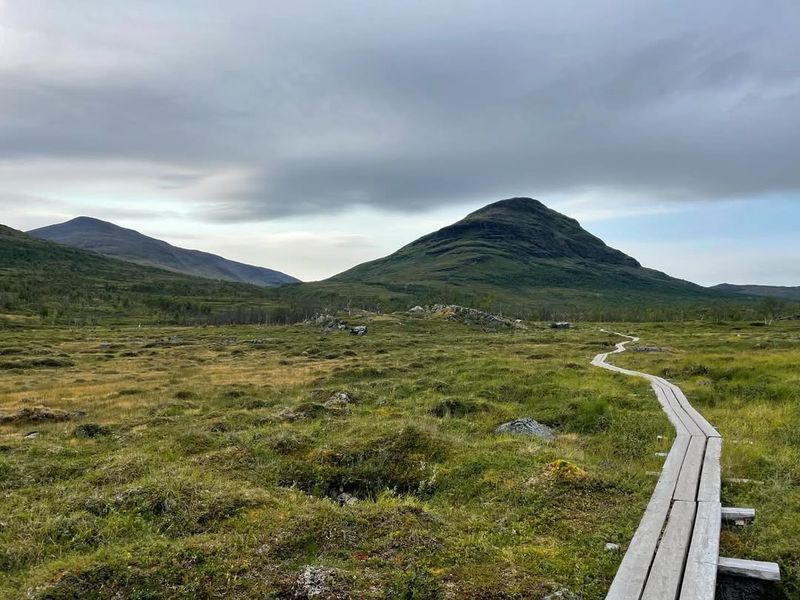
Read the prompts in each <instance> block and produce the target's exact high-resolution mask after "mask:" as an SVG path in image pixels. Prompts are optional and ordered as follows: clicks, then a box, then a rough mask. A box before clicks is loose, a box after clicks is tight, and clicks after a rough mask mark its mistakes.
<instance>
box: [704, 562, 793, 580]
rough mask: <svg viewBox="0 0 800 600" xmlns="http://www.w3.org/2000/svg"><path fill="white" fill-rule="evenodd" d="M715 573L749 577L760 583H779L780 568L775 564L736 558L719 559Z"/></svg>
mask: <svg viewBox="0 0 800 600" xmlns="http://www.w3.org/2000/svg"><path fill="white" fill-rule="evenodd" d="M717 571H718V572H719V573H720V574H722V575H735V576H736V577H749V578H750V579H761V580H762V581H780V580H781V568H780V567H779V566H778V565H777V564H776V563H771V562H760V561H757V560H740V559H738V558H723V557H720V558H719V564H718V565H717Z"/></svg>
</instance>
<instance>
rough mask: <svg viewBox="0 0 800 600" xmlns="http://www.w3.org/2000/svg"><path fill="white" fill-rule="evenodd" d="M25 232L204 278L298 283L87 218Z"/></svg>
mask: <svg viewBox="0 0 800 600" xmlns="http://www.w3.org/2000/svg"><path fill="white" fill-rule="evenodd" d="M28 233H29V234H30V235H32V236H34V237H38V238H41V239H44V240H49V241H51V242H56V243H59V244H65V245H67V246H75V247H76V248H81V249H82V250H91V251H92V252H98V253H100V254H104V255H106V256H111V257H113V258H118V259H121V260H126V261H129V262H134V263H138V264H142V265H149V266H153V267H160V268H162V269H168V270H170V271H175V272H177V273H184V274H187V275H195V276H197V277H206V278H208V279H222V280H224V281H238V282H241V283H251V284H254V285H265V286H272V285H282V284H285V283H296V282H297V281H298V280H297V279H295V278H294V277H291V276H289V275H286V274H285V273H281V272H279V271H274V270H272V269H266V268H263V267H255V266H252V265H246V264H244V263H240V262H235V261H232V260H228V259H225V258H222V257H221V256H217V255H215V254H209V253H207V252H200V251H199V250H187V249H185V248H178V247H176V246H172V245H170V244H168V243H167V242H164V241H162V240H157V239H155V238H151V237H148V236H146V235H143V234H141V233H139V232H137V231H134V230H133V229H125V228H123V227H119V226H117V225H114V224H113V223H108V222H106V221H101V220H99V219H93V218H91V217H78V218H76V219H72V220H71V221H67V222H66V223H59V224H57V225H49V226H47V227H41V228H39V229H34V230H32V231H29V232H28Z"/></svg>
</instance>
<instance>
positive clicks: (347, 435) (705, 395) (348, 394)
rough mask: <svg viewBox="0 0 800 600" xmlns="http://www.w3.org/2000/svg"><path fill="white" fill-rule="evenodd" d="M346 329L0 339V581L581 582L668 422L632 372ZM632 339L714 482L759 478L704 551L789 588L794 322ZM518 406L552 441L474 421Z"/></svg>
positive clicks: (212, 591) (19, 587)
mask: <svg viewBox="0 0 800 600" xmlns="http://www.w3.org/2000/svg"><path fill="white" fill-rule="evenodd" d="M361 322H364V323H368V324H369V328H370V332H369V334H368V335H367V336H366V337H353V336H349V335H347V334H346V332H345V333H339V332H337V333H331V334H323V333H322V332H321V331H320V330H319V329H317V328H314V327H301V326H295V327H250V326H248V327H207V328H148V327H144V328H141V329H140V328H124V327H121V328H115V329H111V328H79V329H57V328H52V329H14V330H0V348H3V349H4V355H3V356H2V357H0V358H2V360H3V361H8V362H14V363H16V366H13V367H10V368H4V369H0V398H1V400H0V413H2V415H3V418H2V419H0V495H1V496H2V498H3V508H4V511H3V515H2V516H0V522H1V524H0V597H2V598H9V599H15V598H35V599H44V598H48V599H55V598H58V599H67V598H89V599H92V598H137V599H144V598H175V599H177V598H187V599H188V598H212V597H214V598H219V597H225V598H234V599H235V598H254V597H257V598H292V597H294V594H295V592H296V591H297V587H296V582H297V579H298V577H299V576H300V574H301V573H303V571H304V569H305V568H306V567H308V566H313V567H320V568H324V569H327V570H328V571H326V572H327V573H328V580H329V581H330V582H331V583H330V585H331V586H332V587H333V588H334V589H335V590H336V591H337V592H338V594H339V596H338V597H350V598H418V599H419V598H423V599H428V598H486V599H489V598H499V599H512V598H520V599H522V598H531V597H533V598H538V597H542V596H544V595H546V594H547V593H549V592H552V591H554V590H558V589H562V588H567V589H570V590H572V591H573V592H576V593H578V592H580V593H582V594H583V597H584V598H587V599H599V598H603V597H604V596H605V592H606V591H607V588H608V585H609V584H610V582H611V579H612V578H613V575H614V573H615V571H616V568H617V566H618V564H619V561H620V560H621V554H619V553H614V552H606V551H605V550H604V546H605V543H606V542H617V543H622V544H623V545H624V544H625V543H626V542H627V541H628V540H629V539H630V538H631V536H632V534H633V532H634V531H635V529H636V527H637V525H638V522H639V520H640V518H641V515H642V513H643V511H644V507H645V505H646V503H647V500H648V498H649V495H650V493H651V491H652V488H653V486H654V484H655V477H654V476H653V475H652V474H651V473H652V472H653V471H657V470H658V469H659V467H660V461H661V459H659V458H657V457H656V456H655V453H656V452H658V451H663V450H665V449H666V448H668V445H669V443H670V440H669V436H670V435H671V433H672V430H671V429H670V425H669V423H668V421H667V419H666V417H665V416H664V415H663V414H662V413H661V411H660V408H659V406H658V404H657V402H656V401H655V398H654V397H653V395H652V393H651V391H650V389H649V387H648V386H647V384H646V382H644V381H639V380H636V379H631V378H626V377H623V376H616V375H613V374H610V373H608V372H606V371H603V370H600V369H596V368H592V367H590V366H589V364H588V363H589V360H590V359H591V358H592V357H593V356H594V355H595V354H597V353H598V352H601V351H605V350H607V349H609V348H610V347H611V345H612V344H613V343H615V342H616V341H618V340H617V338H615V337H614V336H609V335H608V334H603V333H601V332H600V331H599V326H595V325H581V326H579V327H577V328H576V329H573V330H568V331H553V330H550V329H547V328H545V327H535V326H534V327H531V328H530V329H529V330H527V331H520V330H515V331H503V332H495V333H490V332H484V331H481V330H480V329H476V328H471V327H467V326H464V325H461V324H458V323H451V322H447V321H441V320H436V319H431V318H412V317H407V316H397V315H393V316H388V315H381V316H374V317H371V318H369V319H367V318H363V319H353V324H358V323H361ZM737 328H738V330H737ZM635 331H636V332H638V333H639V334H640V335H642V338H643V343H648V344H651V345H660V346H670V347H673V348H675V349H676V352H675V353H674V354H667V353H658V354H648V355H644V354H637V353H630V354H629V355H623V356H620V357H616V358H615V360H616V361H617V362H618V363H619V364H622V363H625V362H627V363H629V364H633V363H636V364H637V365H638V366H641V367H645V368H647V369H650V370H651V371H652V372H657V373H660V372H663V371H664V369H667V370H669V376H670V377H671V378H672V379H674V380H676V381H679V382H680V383H681V384H682V385H685V388H686V391H687V394H688V395H689V397H690V399H691V400H692V401H693V402H694V403H695V405H696V406H697V407H698V408H699V409H700V410H702V411H703V412H704V413H705V414H707V415H708V416H709V418H710V419H711V420H712V422H714V423H716V424H717V425H718V426H719V427H720V429H721V430H722V432H723V435H725V438H726V441H727V443H726V446H725V451H724V455H723V461H724V465H723V468H724V475H725V477H726V478H743V477H747V478H753V479H759V480H760V481H763V482H764V483H763V485H757V486H756V485H753V486H744V485H740V484H737V485H733V484H728V483H726V484H724V487H723V501H724V502H725V503H726V504H730V505H735V506H754V507H755V508H757V509H758V510H759V519H758V521H757V523H756V524H755V525H753V526H752V527H748V528H745V529H743V530H730V531H728V530H726V531H725V533H724V535H723V546H724V550H725V552H726V553H727V554H729V555H733V556H744V557H747V558H762V559H765V560H777V561H779V562H780V563H781V565H782V567H783V569H784V576H785V579H786V582H785V595H786V597H787V598H797V597H798V596H797V583H798V570H797V565H798V551H797V548H800V536H799V535H798V528H797V525H796V518H795V517H796V515H797V513H798V509H799V508H800V506H798V497H799V496H798V490H799V489H800V487H798V486H800V481H798V470H797V464H798V462H797V458H798V445H797V442H798V440H797V435H796V432H797V431H798V426H800V423H799V422H798V420H800V413H798V410H797V390H798V388H797V386H798V380H797V375H796V370H794V371H793V370H792V365H796V364H797V358H798V356H797V355H798V351H797V344H796V342H797V339H798V334H800V327H798V325H797V324H791V323H783V324H780V325H776V326H773V327H771V328H763V327H762V328H751V327H744V326H739V325H734V326H731V325H719V326H710V325H697V324H691V325H673V324H669V325H653V324H650V325H641V326H640V325H636V326H635ZM739 335H741V336H742V337H737V336H739ZM51 359H52V361H51ZM342 392H344V394H345V395H342V394H341V393H342ZM26 407H27V408H33V407H44V408H46V409H48V410H49V411H50V412H47V411H45V410H29V411H27V412H20V411H21V409H24V408H26ZM55 411H60V412H55ZM53 415H55V417H53ZM518 417H532V418H535V419H537V420H539V421H541V422H543V423H546V424H548V425H550V426H551V427H553V428H555V430H556V433H557V435H556V439H555V440H554V441H552V442H545V441H540V440H536V439H530V438H521V437H515V436H496V435H495V434H494V433H493V430H494V428H495V427H496V426H497V425H499V424H501V423H503V422H506V421H508V420H511V419H514V418H518ZM46 419H53V420H46ZM56 419H57V420H56ZM32 431H37V432H39V436H38V437H35V438H33V439H25V437H24V436H25V435H26V434H28V433H30V432H32ZM659 435H667V439H666V440H665V441H663V442H659V441H658V440H657V436H659ZM734 440H738V441H740V442H741V443H738V444H734V443H733V442H734ZM746 442H747V443H746ZM749 442H752V444H750V443H749ZM342 494H349V495H350V496H352V497H354V498H356V499H357V500H358V501H357V502H355V503H354V504H348V503H347V502H345V500H346V499H347V496H343V495H342Z"/></svg>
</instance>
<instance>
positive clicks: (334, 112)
mask: <svg viewBox="0 0 800 600" xmlns="http://www.w3.org/2000/svg"><path fill="white" fill-rule="evenodd" d="M70 4H72V3H70ZM430 4H435V6H430ZM583 4H586V3H580V4H575V5H571V4H569V3H564V2H563V1H562V2H544V3H535V4H534V3H530V2H516V1H509V2H506V3H503V4H502V5H501V6H498V5H497V4H496V3H489V2H477V1H466V2H463V1H459V2H455V1H452V2H447V1H443V2H436V3H422V2H413V1H412V2H404V3H396V2H356V1H350V2H347V1H343V2H338V3H329V2H322V1H318V2H302V1H301V2H297V3H294V4H293V5H292V7H289V6H288V4H287V3H277V2H275V3H273V2H255V1H237V0H234V1H231V2H226V3H218V2H211V1H208V2H201V1H198V0H193V1H191V2H190V1H188V0H186V1H184V2H171V3H155V2H153V3H150V2H142V3H125V2H121V1H108V0H84V1H82V2H81V3H79V6H80V9H76V8H75V6H74V5H71V6H69V7H63V8H62V7H60V6H59V5H58V4H57V3H48V2H45V1H34V0H26V1H25V2H22V1H19V2H10V3H9V7H8V9H6V12H7V16H6V19H5V22H4V25H3V27H4V30H3V32H2V33H5V34H6V35H7V38H8V39H9V40H10V42H9V44H8V46H7V51H6V52H5V53H4V57H3V58H1V59H0V114H2V116H3V118H2V120H0V162H2V161H4V160H5V161H19V160H23V159H31V158H35V159H45V160H48V161H51V162H52V161H64V162H65V163H69V161H75V160H82V161H95V162H97V161H106V160H107V161H115V162H116V163H119V164H124V163H125V162H126V161H128V162H130V163H131V164H137V165H139V164H141V162H142V161H148V162H150V163H158V164H159V165H160V166H159V169H160V171H159V174H158V175H154V180H155V181H157V182H158V183H157V184H156V185H157V187H158V188H159V189H161V190H162V191H164V190H166V191H168V192H169V193H170V194H172V195H173V197H174V198H175V199H176V200H184V201H185V202H186V203H187V206H193V207H195V208H194V210H196V212H197V214H198V215H200V216H202V217H204V218H207V219H209V220H222V221H237V220H253V219H256V220H257V219H275V218H281V217H286V216H290V215H302V214H309V213H314V214H319V213H336V212H338V211H342V210H344V209H346V208H349V207H353V206H362V205H364V206H371V207H377V208H384V209H389V210H398V211H422V210H425V209H427V208H431V207H437V206H441V205H445V204H448V203H459V202H464V201H468V200H472V199H474V198H477V197H483V198H486V199H494V198H499V197H502V196H507V195H513V194H528V195H534V196H546V195H548V194H560V195H564V194H568V193H569V192H570V191H571V190H581V189H586V188H596V189H603V190H606V191H607V193H608V194H611V195H613V194H614V193H619V194H625V195H628V196H630V195H632V194H633V195H638V196H639V197H641V198H645V199H648V198H652V200H653V201H657V202H664V201H679V200H691V201H697V200H718V199H725V198H733V197H747V196H759V195H768V194H772V193H779V192H796V191H798V190H800V169H798V168H797V157H798V156H800V39H798V36H796V31H797V27H798V25H799V24H800V5H798V4H797V3H796V2H793V1H788V0H776V1H775V2H771V3H769V4H768V5H765V4H763V3H761V4H757V3H752V2H746V1H744V0H742V1H736V0H734V1H731V0H711V1H709V2H705V3H702V6H698V4H697V3H695V2H689V1H688V0H678V1H675V2H669V3H664V2H656V1H655V0H652V1H640V0H637V1H635V2H634V1H632V0H604V1H598V2H593V3H591V6H588V7H587V6H583ZM0 187H2V186H0Z"/></svg>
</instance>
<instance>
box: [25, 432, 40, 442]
mask: <svg viewBox="0 0 800 600" xmlns="http://www.w3.org/2000/svg"><path fill="white" fill-rule="evenodd" d="M39 435H40V434H39V432H38V431H31V432H30V433H26V434H25V435H24V436H23V438H22V439H24V440H35V439H36V438H38V437H39Z"/></svg>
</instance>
